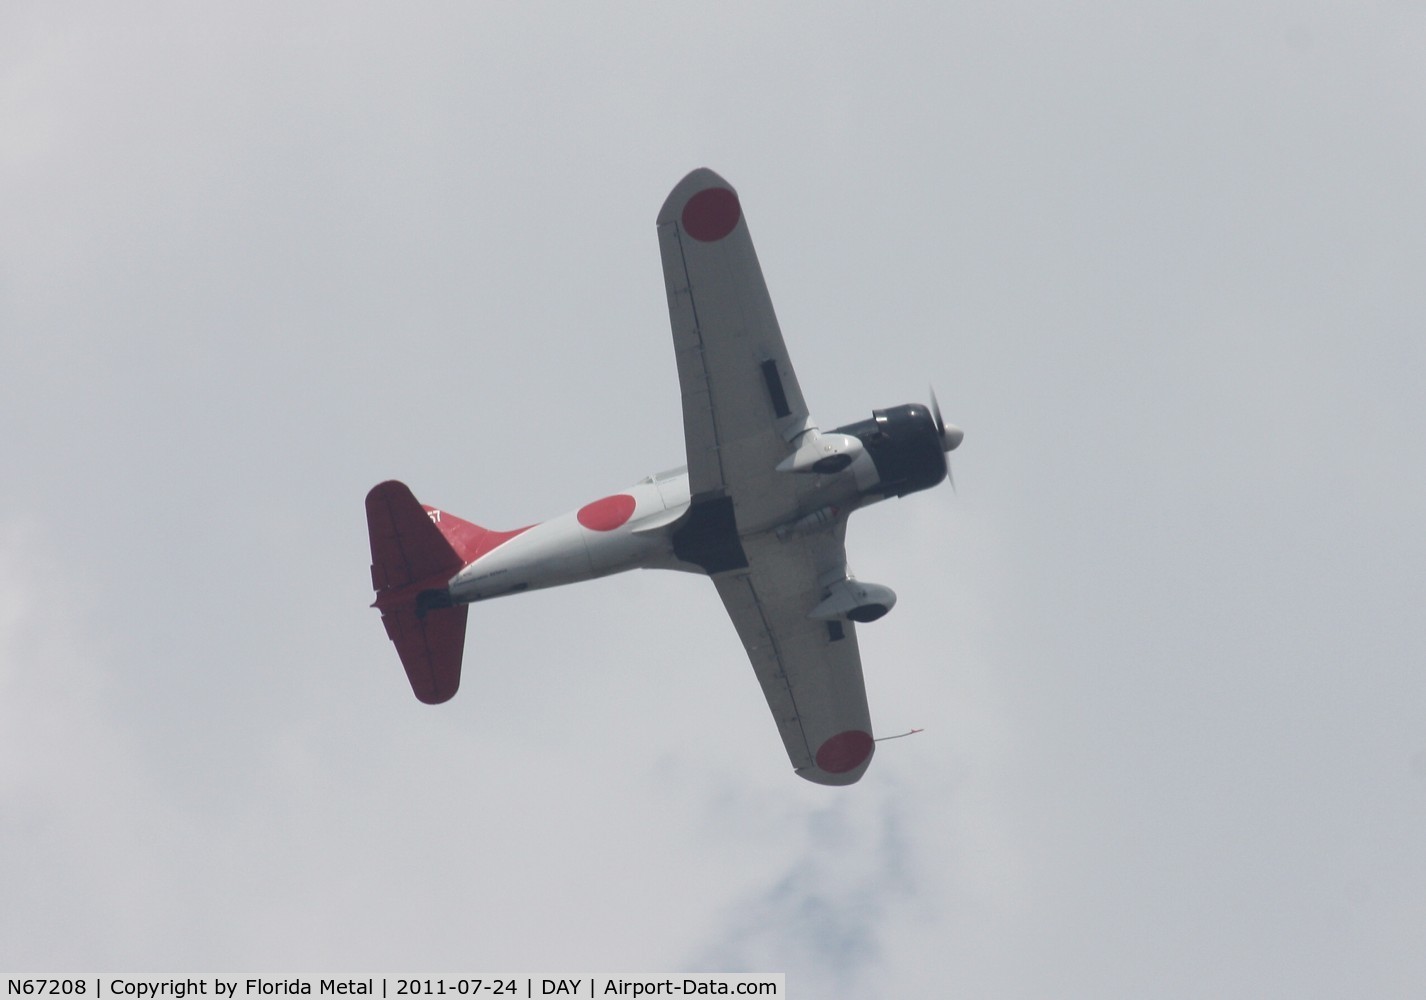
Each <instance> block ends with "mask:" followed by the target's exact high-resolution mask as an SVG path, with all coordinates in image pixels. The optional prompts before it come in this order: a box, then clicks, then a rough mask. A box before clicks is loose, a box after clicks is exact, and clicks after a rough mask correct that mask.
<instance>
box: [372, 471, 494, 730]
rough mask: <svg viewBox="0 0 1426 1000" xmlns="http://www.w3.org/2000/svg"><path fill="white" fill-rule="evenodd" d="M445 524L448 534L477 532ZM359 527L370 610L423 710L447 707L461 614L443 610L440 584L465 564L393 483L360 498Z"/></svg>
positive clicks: (456, 669) (460, 647)
mask: <svg viewBox="0 0 1426 1000" xmlns="http://www.w3.org/2000/svg"><path fill="white" fill-rule="evenodd" d="M436 516H439V514H437V515H436ZM449 520H450V521H451V522H452V523H451V524H450V525H449V526H448V527H450V528H452V529H457V530H458V525H459V526H463V527H468V528H472V529H475V531H478V532H479V531H483V529H480V528H477V527H476V526H475V525H469V524H468V523H467V522H460V521H458V519H456V518H450V519H449ZM457 523H458V524H457ZM366 524H367V531H368V533H369V534H370V536H371V584H372V587H373V588H374V589H375V590H376V603H375V607H377V608H378V609H380V611H381V622H382V624H383V625H385V626H386V634H387V636H388V637H389V638H390V639H391V641H392V642H393V643H395V644H396V652H397V654H398V655H399V656H400V657H401V665H402V666H403V667H405V668H406V676H407V678H408V679H409V680H410V681H411V690H412V691H414V692H415V694H416V697H417V698H419V699H420V700H421V701H423V702H426V703H427V704H429V705H435V704H439V703H440V702H443V701H447V700H449V699H450V698H451V697H453V696H454V695H455V693H456V690H457V689H458V688H459V687H460V667H461V657H462V655H463V653H464V651H465V621H466V611H467V608H466V607H465V605H460V606H457V607H451V606H450V599H449V597H448V596H447V595H446V584H447V582H448V581H449V580H450V578H451V577H452V576H454V575H455V574H456V572H457V571H458V570H459V569H460V568H461V567H462V566H463V565H464V564H465V561H466V560H464V559H462V557H461V556H462V554H461V552H459V551H458V550H457V548H456V546H455V544H453V542H452V540H451V539H449V538H447V536H446V534H445V532H443V531H442V529H441V527H438V526H437V524H436V521H435V520H434V518H433V516H432V514H431V513H428V512H427V510H426V509H425V508H424V507H422V506H421V504H420V502H419V501H417V499H416V497H415V496H414V495H413V494H412V493H411V491H410V490H409V489H408V488H407V487H406V486H405V484H403V483H398V482H396V481H395V480H391V481H388V482H385V483H381V484H380V485H378V486H375V487H373V488H372V490H371V492H370V493H368V494H367V495H366Z"/></svg>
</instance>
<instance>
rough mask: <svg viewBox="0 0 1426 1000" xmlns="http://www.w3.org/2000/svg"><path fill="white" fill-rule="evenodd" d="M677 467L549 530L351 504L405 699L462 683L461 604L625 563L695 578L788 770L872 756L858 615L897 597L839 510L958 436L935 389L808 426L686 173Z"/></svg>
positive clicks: (746, 242) (931, 466)
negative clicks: (710, 589) (752, 684)
mask: <svg viewBox="0 0 1426 1000" xmlns="http://www.w3.org/2000/svg"><path fill="white" fill-rule="evenodd" d="M657 226H658V239H659V251H660V254H661V256H662V259H663V273H664V286H665V290H666V291H667V293H668V312H669V320H670V323H671V325H672V328H673V345H674V355H675V358H676V361H677V365H678V381H679V386H680V388H681V390H682V396H683V431H684V440H685V445H686V450H687V459H688V464H687V465H686V466H683V467H680V468H677V469H674V470H672V471H669V472H664V473H660V474H657V475H653V476H649V477H647V478H645V479H643V480H641V481H639V482H638V483H635V484H634V485H633V486H630V487H629V488H628V489H625V490H622V491H620V492H618V493H612V494H610V495H608V496H604V497H601V498H599V499H597V500H593V501H591V502H590V503H587V504H585V505H584V506H583V507H581V508H579V509H578V510H576V511H572V512H570V513H567V514H564V515H562V516H560V517H556V518H554V519H552V520H549V521H542V522H540V523H538V524H531V525H527V526H525V527H523V528H516V529H514V530H512V531H494V530H491V529H488V528H484V527H480V526H479V525H476V524H473V523H471V522H470V521H466V520H462V519H461V518H459V517H456V516H454V515H452V514H451V513H449V512H448V511H445V510H443V509H440V508H437V507H431V506H427V505H424V504H422V503H420V502H419V501H417V499H416V497H415V496H414V495H413V494H412V492H411V490H410V489H408V488H407V487H406V486H405V485H404V484H402V483H400V482H397V481H395V480H390V481H387V482H384V483H381V484H379V485H377V486H375V487H373V488H372V490H371V492H370V493H368V494H367V497H366V515H367V527H368V531H369V534H370V540H371V560H372V566H371V580H372V586H373V588H374V589H375V591H376V601H375V603H374V604H373V607H375V608H377V609H379V610H380V611H381V620H382V623H383V624H384V625H385V626H386V634H387V636H388V637H389V638H390V639H391V641H392V642H394V643H395V645H396V651H397V653H398V655H399V656H400V658H401V663H402V665H403V666H404V667H405V669H406V675H407V678H408V679H409V680H410V682H411V689H412V691H413V692H414V693H415V695H416V697H417V698H418V699H420V700H421V701H423V702H426V703H428V704H439V703H441V702H444V701H447V700H448V699H450V698H451V697H452V696H454V695H455V693H456V689H457V688H458V687H459V685H460V672H461V660H462V655H463V652H464V646H465V629H466V616H467V611H468V609H469V606H470V605H471V604H473V603H475V602H477V601H487V600H491V599H494V598H497V597H505V596H508V595H510V594H518V593H522V592H524V591H527V590H537V589H539V588H542V587H554V586H559V585H561V584H566V583H575V582H578V581H581V580H589V579H593V578H596V577H602V576H607V575H609V574H612V573H620V572H623V571H624V570H630V569H639V568H642V569H668V570H681V571H685V572H690V573H701V574H704V575H707V576H708V577H710V578H711V579H712V581H713V585H714V587H715V588H716V589H717V591H718V596H719V597H720V598H721V599H722V601H723V606H724V608H725V609H726V610H727V612H728V615H729V616H730V617H731V618H732V620H733V625H734V627H735V628H736V630H737V633H738V637H739V639H741V640H742V643H743V646H744V648H745V649H746V651H747V655H748V658H749V660H750V661H751V662H752V666H753V670H754V672H755V674H756V675H757V679H758V681H759V683H760V684H761V686H762V690H763V694H764V696H765V697H766V698H767V703H768V707H769V708H770V709H771V711H772V715H773V719H774V721H775V722H776V723H777V728H778V732H779V734H780V735H781V737H782V742H783V746H784V748H785V749H786V751H787V756H788V759H789V760H790V761H791V763H792V767H793V769H794V771H795V772H796V773H797V774H798V775H800V776H801V777H803V778H805V779H807V780H808V781H812V782H816V783H818V784H823V785H850V784H852V783H854V782H856V781H857V780H858V779H860V778H861V776H862V775H863V774H864V773H865V772H866V769H867V766H868V765H869V764H870V763H871V758H872V753H873V751H874V749H875V739H874V737H873V736H872V725H871V714H870V710H869V708H868V706H867V697H866V685H865V683H864V681H863V678H862V666H861V655H860V652H859V650H858V646H857V626H858V625H860V624H866V623H868V622H873V621H876V620H877V619H879V618H881V617H882V616H883V615H885V614H886V613H887V612H888V611H890V610H891V608H892V607H893V605H895V603H896V594H895V593H894V592H893V591H892V590H891V589H890V588H889V587H885V586H882V585H880V584H875V583H867V582H864V581H862V580H858V579H857V578H856V577H855V576H853V575H852V572H851V570H850V569H848V567H847V554H846V547H845V538H846V529H847V518H848V517H849V516H850V515H851V514H852V512H853V511H856V510H859V509H860V508H862V507H865V506H867V505H869V504H872V503H876V502H878V501H880V500H885V499H887V498H889V497H893V496H895V497H902V496H906V495H907V494H908V493H915V492H917V491H920V490H925V489H930V488H931V487H933V486H936V485H938V484H939V483H940V482H941V481H942V480H944V479H946V478H948V475H949V469H950V467H949V459H948V453H949V452H951V451H953V450H955V448H956V447H957V446H958V445H960V443H961V440H962V438H963V437H964V435H963V432H962V431H961V430H960V429H959V428H957V427H954V426H952V425H950V424H947V423H946V422H945V421H944V420H942V418H941V412H940V407H939V405H938V404H937V403H936V399H935V394H934V392H933V393H932V395H931V405H930V407H929V408H928V407H926V406H923V405H921V404H919V403H910V404H906V405H902V406H892V407H888V408H886V409H880V410H873V411H872V415H871V417H870V418H869V419H865V420H858V421H855V422H853V423H850V424H846V425H844V426H841V427H838V428H836V429H834V430H831V431H823V430H821V429H820V428H819V427H818V426H817V425H816V424H815V423H814V422H813V420H812V417H811V414H810V413H809V411H808V409H807V404H806V402H805V401H804V400H803V396H802V389H801V387H800V386H799V385H798V382H797V375H796V373H795V372H794V371H793V368H792V362H791V360H790V359H789V357H788V353H787V347H786V345H785V344H784V343H783V338H782V332H781V330H780V328H779V327H778V323H777V317H776V315H775V314H774V312H773V307H772V300H771V298H770V297H769V295H768V291H767V286H766V284H765V283H764V281H763V275H762V268H761V267H760V266H759V264H758V258H757V254H756V252H755V251H754V250H753V241H752V237H751V235H750V234H749V231H748V225H747V220H746V219H745V218H744V215H743V210H742V203H741V201H740V200H739V198H738V194H737V192H736V191H735V190H734V189H733V187H732V186H731V185H730V184H729V183H728V182H727V181H725V180H724V179H723V178H722V177H720V176H718V175H717V174H716V173H714V172H713V171H711V170H708V169H706V168H701V169H698V170H695V171H693V172H692V173H690V174H689V175H688V176H687V177H685V178H683V180H681V181H680V182H679V183H678V185H677V186H675V187H674V189H673V191H672V192H671V193H670V194H669V196H668V199H667V200H666V201H665V202H664V204H663V207H662V209H660V211H659V214H658V220H657Z"/></svg>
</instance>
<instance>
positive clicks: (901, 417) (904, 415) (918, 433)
mask: <svg viewBox="0 0 1426 1000" xmlns="http://www.w3.org/2000/svg"><path fill="white" fill-rule="evenodd" d="M836 433H839V434H851V435H853V436H855V437H857V438H859V439H860V440H861V442H862V445H863V446H864V447H865V448H866V450H867V454H869V455H871V460H872V462H873V463H874V464H875V465H876V472H877V475H878V476H879V477H880V482H879V483H878V484H877V487H876V488H877V490H878V491H880V492H881V493H883V494H885V495H886V496H898V497H904V496H905V495H906V494H908V493H915V492H916V491H917V490H929V489H930V488H931V487H932V486H935V485H937V484H938V483H940V481H941V480H942V479H945V478H946V455H945V451H944V449H943V446H942V438H941V432H940V430H939V428H937V426H936V419H935V417H933V416H932V415H931V411H930V410H928V409H927V408H926V407H924V406H922V405H921V404H920V403H908V404H906V405H905V406H890V407H887V408H886V409H884V410H873V411H872V413H871V419H870V420H858V421H857V422H856V423H854V424H847V425H846V426H845V427H838V428H837V430H836Z"/></svg>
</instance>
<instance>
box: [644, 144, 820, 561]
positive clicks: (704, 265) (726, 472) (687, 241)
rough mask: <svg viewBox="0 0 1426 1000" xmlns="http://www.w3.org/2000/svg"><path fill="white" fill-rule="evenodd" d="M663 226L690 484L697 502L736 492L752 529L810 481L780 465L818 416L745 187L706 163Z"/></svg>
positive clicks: (745, 524)
mask: <svg viewBox="0 0 1426 1000" xmlns="http://www.w3.org/2000/svg"><path fill="white" fill-rule="evenodd" d="M658 233H659V251H660V254H661V256H662V257H663V274H664V287H665V290H666V291H667V293H668V312H669V320H670V322H671V324H672V327H673V346H674V352H675V354H676V356H677V359H678V381H679V386H680V388H681V390H682V393H683V432H684V440H685V443H686V445H687V448H688V476H689V492H690V493H691V495H692V498H693V502H694V503H695V504H698V503H699V502H700V501H702V500H710V499H713V498H718V497H723V496H731V497H732V503H733V509H734V514H735V518H736V521H737V525H738V529H739V530H740V531H741V532H743V533H748V532H751V531H758V530H762V529H765V528H768V527H771V526H772V524H773V523H775V519H776V518H778V517H779V516H785V512H786V511H787V510H789V509H791V508H792V507H793V506H794V505H795V502H796V497H797V493H798V491H799V490H800V489H802V488H804V485H805V484H803V483H800V482H798V480H799V479H800V478H801V477H799V476H789V475H786V474H784V473H780V472H776V471H774V470H775V467H776V466H777V463H778V462H780V461H782V460H783V459H784V458H786V457H787V455H788V454H789V453H790V452H791V451H792V446H791V441H792V439H794V438H795V437H797V435H798V434H799V433H801V431H802V430H804V429H805V428H807V427H808V426H810V423H811V421H810V418H809V416H808V412H807V404H806V403H805V402H804V401H803V399H802V389H801V387H799V386H798V384H797V374H796V372H794V371H793V370H792V362H791V361H789V360H788V357H787V346H786V345H785V344H784V343H783V341H782V331H781V329H780V328H779V327H778V325H777V315H776V314H775V313H774V312H773V308H772V299H771V297H770V296H769V295H768V291H767V284H766V283H765V282H764V281H763V274H762V268H761V267H760V266H759V264H758V256H757V253H756V252H755V251H754V250H753V240H752V236H751V235H749V233H748V224H747V221H746V220H745V219H744V218H743V212H742V206H741V204H740V203H739V201H738V195H737V193H736V192H735V191H734V190H733V188H732V186H731V185H729V184H728V182H727V181H725V180H723V178H721V177H719V176H718V175H717V174H715V173H714V172H713V171H711V170H708V169H700V170H695V171H693V173H691V174H689V175H688V176H687V177H685V178H684V179H683V180H682V181H680V182H679V183H678V185H677V186H676V187H675V188H674V189H673V191H672V192H671V193H670V194H669V196H668V199H667V200H666V201H665V202H664V204H663V208H662V209H661V210H660V211H659V216H658ZM734 487H736V488H734Z"/></svg>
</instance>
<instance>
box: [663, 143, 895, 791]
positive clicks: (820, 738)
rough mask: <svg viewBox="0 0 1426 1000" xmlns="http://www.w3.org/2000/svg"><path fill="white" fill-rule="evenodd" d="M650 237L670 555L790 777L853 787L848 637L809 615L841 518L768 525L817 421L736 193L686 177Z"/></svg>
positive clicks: (858, 744) (861, 763)
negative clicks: (712, 597)
mask: <svg viewBox="0 0 1426 1000" xmlns="http://www.w3.org/2000/svg"><path fill="white" fill-rule="evenodd" d="M658 233H659V250H660V253H661V255H662V259H663V271H664V286H665V290H666V292H667V294H668V310H669V320H670V324H671V326H672V330H673V343H674V351H675V355H676V357H677V360H678V379H679V386H680V389H681V391H682V396H683V427H684V437H685V442H686V445H687V449H688V474H689V490H690V494H691V497H692V503H691V510H690V514H689V518H688V521H687V522H686V525H685V528H684V529H683V534H682V536H676V537H675V549H676V551H677V550H678V549H679V547H680V545H682V547H683V549H684V551H686V552H687V553H688V555H684V556H683V558H685V559H688V560H689V561H693V562H696V563H698V564H699V565H701V566H702V567H703V568H704V570H705V571H706V572H708V573H709V575H710V576H711V577H712V578H713V581H714V583H715V585H716V586H717V588H718V595H719V596H720V597H721V598H722V600H723V604H724V606H725V607H726V608H727V610H728V614H729V616H730V617H731V618H732V620H733V624H734V626H735V627H736V628H737V631H738V636H739V638H740V639H741V640H742V642H743V646H744V648H745V649H746V650H747V653H748V658H749V659H750V660H751V661H752V665H753V669H754V671H755V672H756V673H757V676H758V681H759V682H760V684H761V685H762V689H763V694H764V695H765V696H766V698H767V702H768V707H769V708H770V709H771V710H772V714H773V718H774V720H775V721H776V722H777V727H778V732H779V733H780V734H781V736H782V741H783V745H784V746H785V748H786V750H787V755H788V757H789V759H790V760H791V761H792V765H793V767H794V768H796V770H797V773H798V774H800V775H802V776H803V777H804V778H807V779H808V780H810V781H815V782H820V783H822V784H831V785H843V784H850V783H852V782H854V781H856V780H857V779H858V778H859V777H861V775H862V772H864V771H865V770H866V767H867V764H868V763H869V762H870V760H871V755H872V750H873V742H872V736H871V719H870V714H869V712H868V709H867V700H866V687H865V685H864V683H863V680H862V670H861V657H860V655H859V653H858V650H857V637H856V631H855V628H854V626H853V625H852V623H851V622H849V621H832V622H828V621H823V620H820V619H814V618H811V617H809V613H810V612H811V611H812V609H813V608H815V607H816V606H817V605H818V604H819V603H820V602H821V600H822V598H823V597H824V596H825V589H826V587H827V585H828V584H829V583H830V582H832V581H835V580H839V579H841V578H842V577H844V576H845V575H846V550H845V548H844V547H843V542H842V533H843V530H844V528H845V520H842V521H839V522H837V523H836V524H829V525H828V526H827V528H826V529H824V530H821V531H817V532H814V533H812V534H793V535H791V536H790V537H787V538H782V537H779V535H778V533H777V532H776V530H775V529H776V528H777V527H778V526H779V525H785V524H786V523H788V521H789V519H790V518H793V517H795V516H797V514H798V512H799V510H800V509H801V507H802V504H803V501H804V499H805V497H806V494H807V492H808V491H810V490H811V489H812V487H813V484H812V481H811V479H810V478H809V477H806V476H801V475H792V474H788V473H785V472H778V471H777V465H778V463H779V462H781V461H782V460H783V459H785V458H786V457H787V456H788V455H789V454H790V453H791V452H792V451H793V450H794V447H795V445H794V442H795V441H796V440H797V438H798V437H799V436H800V435H801V434H802V433H803V432H804V431H806V430H808V429H809V428H811V427H812V420H811V417H810V414H809V413H808V409H807V404H806V402H805V401H804V399H803V396H802V389H801V387H800V385H799V384H798V381H797V374H796V372H795V371H793V368H792V362H791V360H790V358H789V357H788V354H787V347H786V345H785V344H784V342H783V339H782V332H781V329H780V328H779V326H778V322H777V316H776V314H775V313H774V311H773V307H772V299H771V297H770V296H769V295H768V290H767V284H766V282H765V281H764V280H763V274H762V267H761V265H760V264H759V263H758V258H757V253H756V251H755V250H754V249H753V241H752V236H751V235H750V233H749V231H748V226H747V221H746V220H745V219H744V217H743V211H742V205H741V203H740V202H739V200H738V196H737V193H736V192H735V191H734V190H733V188H732V187H731V186H730V185H729V184H728V183H727V181H725V180H723V178H721V177H719V176H718V175H717V174H715V173H714V172H713V171H711V170H706V169H704V170H695V171H693V173H691V174H689V175H688V176H687V177H685V178H684V179H683V180H682V181H680V182H679V184H678V185H677V186H676V187H675V188H674V189H673V191H672V193H670V194H669V196H668V200H667V201H665V202H664V205H663V208H662V209H661V210H660V212H659V216H658ZM680 537H681V541H680Z"/></svg>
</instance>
